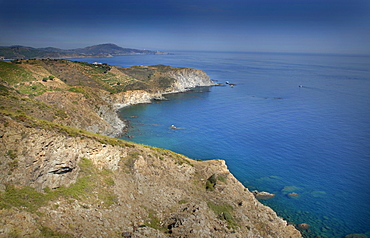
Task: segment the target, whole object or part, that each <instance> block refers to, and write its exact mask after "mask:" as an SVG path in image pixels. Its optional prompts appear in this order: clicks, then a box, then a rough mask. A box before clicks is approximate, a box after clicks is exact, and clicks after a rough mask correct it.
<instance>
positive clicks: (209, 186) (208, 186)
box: [206, 174, 217, 191]
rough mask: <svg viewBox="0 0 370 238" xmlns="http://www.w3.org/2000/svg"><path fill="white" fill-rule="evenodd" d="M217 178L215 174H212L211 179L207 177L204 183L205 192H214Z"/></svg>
mask: <svg viewBox="0 0 370 238" xmlns="http://www.w3.org/2000/svg"><path fill="white" fill-rule="evenodd" d="M216 182H217V178H216V175H215V174H212V176H211V177H209V178H208V179H207V181H206V190H207V191H213V190H215V186H216Z"/></svg>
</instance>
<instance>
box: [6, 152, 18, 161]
mask: <svg viewBox="0 0 370 238" xmlns="http://www.w3.org/2000/svg"><path fill="white" fill-rule="evenodd" d="M7 154H8V156H9V157H10V158H11V159H13V160H14V159H15V158H17V156H18V155H17V153H15V152H14V151H13V150H8V153H7Z"/></svg>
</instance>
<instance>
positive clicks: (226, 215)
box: [207, 201, 239, 228]
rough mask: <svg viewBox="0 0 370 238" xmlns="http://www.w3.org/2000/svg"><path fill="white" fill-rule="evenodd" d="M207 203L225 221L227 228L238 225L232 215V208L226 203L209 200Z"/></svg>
mask: <svg viewBox="0 0 370 238" xmlns="http://www.w3.org/2000/svg"><path fill="white" fill-rule="evenodd" d="M207 205H208V207H209V208H210V209H211V210H212V211H213V212H214V213H215V214H216V215H217V217H218V218H219V219H221V220H225V221H226V222H227V224H228V228H236V227H238V226H239V225H238V224H237V223H236V222H235V220H234V217H233V216H232V212H233V210H234V209H233V207H232V206H230V205H228V204H216V203H213V202H211V201H210V202H208V203H207Z"/></svg>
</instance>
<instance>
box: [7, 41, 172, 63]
mask: <svg viewBox="0 0 370 238" xmlns="http://www.w3.org/2000/svg"><path fill="white" fill-rule="evenodd" d="M133 54H152V55H156V54H168V53H166V52H161V51H152V50H138V49H130V48H122V47H120V46H118V45H115V44H111V43H108V44H100V45H93V46H88V47H85V48H78V49H69V50H64V49H59V48H54V47H47V48H32V47H27V46H19V45H15V46H9V47H6V46H0V57H1V58H5V59H30V58H82V57H110V56H114V55H133Z"/></svg>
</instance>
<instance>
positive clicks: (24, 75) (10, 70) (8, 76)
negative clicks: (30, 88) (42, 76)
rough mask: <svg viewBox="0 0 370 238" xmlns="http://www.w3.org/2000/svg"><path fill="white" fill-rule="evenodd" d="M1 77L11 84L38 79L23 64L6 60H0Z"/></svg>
mask: <svg viewBox="0 0 370 238" xmlns="http://www.w3.org/2000/svg"><path fill="white" fill-rule="evenodd" d="M0 79H2V80H4V81H5V82H7V83H8V84H9V85H14V84H17V83H20V82H30V81H35V80H36V78H35V77H33V76H32V74H31V73H30V72H29V71H27V70H25V69H24V68H23V67H22V66H20V65H17V64H14V63H9V62H5V61H0Z"/></svg>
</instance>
